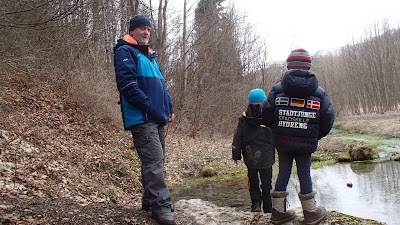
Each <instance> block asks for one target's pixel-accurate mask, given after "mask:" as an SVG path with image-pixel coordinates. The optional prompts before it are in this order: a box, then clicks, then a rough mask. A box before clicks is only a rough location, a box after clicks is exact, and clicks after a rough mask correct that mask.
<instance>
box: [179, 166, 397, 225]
mask: <svg viewBox="0 0 400 225" xmlns="http://www.w3.org/2000/svg"><path fill="white" fill-rule="evenodd" d="M311 175H312V179H313V182H314V183H313V187H314V189H315V190H317V191H318V195H317V196H316V201H317V205H324V206H325V207H326V208H327V210H331V211H333V210H334V211H338V212H342V213H345V214H349V215H352V216H357V217H361V218H366V219H374V220H378V221H381V222H385V223H387V224H389V225H394V224H400V217H399V216H398V215H399V212H400V179H399V177H400V163H399V162H394V161H389V162H384V163H379V164H377V163H374V164H366V163H357V162H355V163H346V164H336V165H332V166H326V167H322V168H319V169H316V170H312V171H311ZM349 182H351V183H352V184H353V186H352V187H348V186H347V185H346V184H347V183H349ZM288 191H289V193H290V194H289V198H288V202H289V204H290V208H294V207H301V203H300V200H299V199H298V196H297V193H298V192H299V191H300V187H299V183H298V179H297V176H296V175H295V174H294V175H292V178H291V179H290V181H289V186H288ZM191 198H200V199H203V200H207V201H211V202H213V203H214V204H216V205H218V206H231V207H238V208H240V209H243V210H246V211H248V210H250V204H251V203H250V196H249V193H248V190H247V180H245V179H241V180H234V181H228V182H227V181H224V182H219V183H214V184H212V185H210V184H208V185H203V186H198V187H195V188H193V189H191V190H189V191H181V192H180V191H179V190H177V191H175V192H174V193H173V199H174V201H177V200H179V199H191Z"/></svg>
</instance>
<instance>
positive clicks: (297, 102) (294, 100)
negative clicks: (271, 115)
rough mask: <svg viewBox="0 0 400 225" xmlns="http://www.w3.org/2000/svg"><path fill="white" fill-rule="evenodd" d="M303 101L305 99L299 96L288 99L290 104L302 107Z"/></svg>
mask: <svg viewBox="0 0 400 225" xmlns="http://www.w3.org/2000/svg"><path fill="white" fill-rule="evenodd" d="M305 101H306V100H304V99H300V98H292V99H291V101H290V106H295V107H304V104H305Z"/></svg>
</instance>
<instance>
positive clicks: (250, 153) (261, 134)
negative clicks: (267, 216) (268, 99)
mask: <svg viewBox="0 0 400 225" xmlns="http://www.w3.org/2000/svg"><path fill="white" fill-rule="evenodd" d="M264 99H265V93H264V91H263V90H261V89H253V90H251V91H250V93H249V97H248V100H249V105H248V107H247V110H246V111H245V112H244V113H243V115H242V116H241V117H240V118H239V123H238V126H237V128H236V131H235V135H234V137H233V143H232V159H233V160H235V163H237V160H240V159H242V155H243V158H244V163H245V165H246V166H247V172H248V173H247V174H248V185H249V192H250V198H251V202H252V205H251V211H252V212H260V211H261V204H262V208H263V211H264V212H265V213H267V212H271V208H272V204H271V195H270V191H271V189H272V165H273V164H274V162H275V149H274V147H273V146H272V144H271V131H270V129H269V128H268V127H266V126H264V125H262V124H261V122H262V119H261V102H262V101H263V100H264ZM260 180H261V185H260ZM260 187H261V190H260Z"/></svg>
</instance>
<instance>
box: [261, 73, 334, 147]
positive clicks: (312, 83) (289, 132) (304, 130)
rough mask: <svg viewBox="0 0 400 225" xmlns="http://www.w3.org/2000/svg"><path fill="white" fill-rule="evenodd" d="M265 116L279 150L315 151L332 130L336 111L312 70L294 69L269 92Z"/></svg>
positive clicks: (264, 118)
mask: <svg viewBox="0 0 400 225" xmlns="http://www.w3.org/2000/svg"><path fill="white" fill-rule="evenodd" d="M262 117H263V123H265V124H266V125H267V126H269V127H271V128H272V142H273V144H274V146H275V148H276V149H277V150H278V151H288V152H296V153H308V154H311V153H313V152H315V151H316V150H317V146H318V140H319V139H321V138H323V137H324V136H326V135H327V134H328V133H329V131H330V130H331V128H332V125H333V122H334V117H335V111H334V109H333V106H332V103H331V101H330V99H329V97H328V94H327V93H326V92H325V90H324V89H322V88H321V87H319V85H318V79H317V77H316V76H315V75H314V74H313V73H312V72H310V71H308V70H301V69H290V70H288V71H286V72H285V75H284V76H283V78H282V80H281V82H279V83H277V84H275V85H274V86H273V87H272V89H271V90H270V92H269V93H268V96H267V99H266V100H265V101H264V102H263V111H262Z"/></svg>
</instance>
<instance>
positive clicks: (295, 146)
mask: <svg viewBox="0 0 400 225" xmlns="http://www.w3.org/2000/svg"><path fill="white" fill-rule="evenodd" d="M287 68H288V70H287V71H286V72H285V74H284V76H283V78H282V80H281V81H280V82H279V83H277V84H275V85H274V86H273V87H272V89H271V90H270V92H269V93H268V97H267V100H266V101H264V102H263V107H262V117H263V122H264V123H265V124H266V125H267V126H269V127H271V129H272V143H273V145H274V147H275V148H276V149H277V151H278V157H279V174H278V178H277V180H276V183H275V189H274V190H273V191H272V192H271V197H272V217H271V222H272V223H273V224H281V223H284V222H286V221H289V220H291V219H293V218H294V217H295V212H294V211H293V210H287V211H286V197H287V196H288V194H289V193H288V192H287V191H286V187H287V185H288V182H289V178H290V175H291V172H292V164H293V160H296V166H297V174H298V177H299V180H300V189H301V190H300V193H299V197H300V200H301V204H302V207H303V213H304V220H305V223H306V224H317V223H319V222H320V221H321V220H322V219H323V218H324V217H325V216H326V210H325V208H324V207H316V204H315V200H314V197H315V195H316V191H313V188H312V181H311V176H310V166H311V154H312V153H313V152H315V151H316V150H317V145H318V140H319V139H321V138H322V137H324V136H326V135H327V134H328V133H329V131H330V130H331V128H332V125H333V122H334V115H335V112H334V109H333V106H332V104H331V101H330V99H329V97H328V95H327V93H326V92H325V90H324V89H322V88H321V87H320V86H319V84H318V79H317V77H316V76H315V75H314V74H313V73H312V72H310V71H309V69H310V68H311V56H310V54H309V53H308V52H307V51H306V50H304V49H296V50H294V51H292V52H291V54H290V55H289V57H288V58H287Z"/></svg>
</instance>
